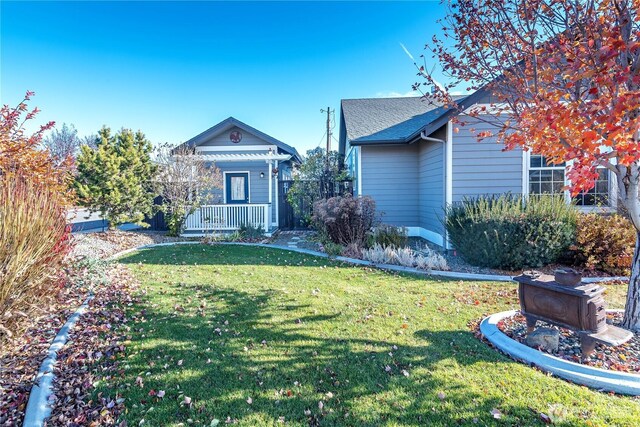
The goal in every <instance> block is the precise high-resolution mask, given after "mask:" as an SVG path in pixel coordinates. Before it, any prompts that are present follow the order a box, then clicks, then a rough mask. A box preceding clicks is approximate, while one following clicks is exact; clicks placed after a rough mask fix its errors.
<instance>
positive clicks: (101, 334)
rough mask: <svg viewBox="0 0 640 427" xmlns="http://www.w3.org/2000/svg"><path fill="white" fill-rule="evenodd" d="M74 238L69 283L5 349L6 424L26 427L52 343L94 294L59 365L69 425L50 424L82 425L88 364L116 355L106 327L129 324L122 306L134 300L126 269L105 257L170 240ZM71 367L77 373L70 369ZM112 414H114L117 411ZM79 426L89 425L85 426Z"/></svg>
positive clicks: (1, 349) (1, 365) (1, 385)
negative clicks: (27, 412)
mask: <svg viewBox="0 0 640 427" xmlns="http://www.w3.org/2000/svg"><path fill="white" fill-rule="evenodd" d="M72 239H73V241H74V243H75V246H74V248H73V249H72V251H71V253H70V254H69V255H68V257H69V260H70V266H69V267H68V268H67V270H66V279H65V281H64V282H63V283H62V284H61V285H60V286H59V287H56V288H55V289H54V291H55V292H54V293H55V297H53V298H51V299H50V300H47V301H44V300H43V301H39V303H40V304H41V306H40V307H39V311H38V313H37V316H35V317H32V318H25V319H23V321H22V326H23V328H25V330H24V332H23V333H21V334H20V336H16V337H14V338H13V339H11V340H7V341H4V342H2V344H1V345H0V425H21V423H22V419H23V418H24V414H25V409H26V405H27V402H28V399H29V394H30V392H31V387H32V386H33V382H34V379H35V377H36V374H37V372H38V369H39V367H40V365H41V363H42V361H43V360H44V359H45V357H46V355H47V352H48V350H49V346H50V345H51V342H52V341H53V339H54V338H55V336H56V334H57V333H58V331H59V330H60V328H61V327H62V326H63V325H64V324H65V322H66V321H67V319H68V318H69V316H71V314H73V312H74V311H75V310H76V309H77V308H78V307H79V306H80V305H81V304H82V302H83V301H85V300H86V298H87V297H88V295H89V294H90V293H94V294H95V298H94V300H93V301H91V303H90V304H89V309H88V312H87V313H86V314H85V315H84V316H82V317H81V320H80V321H79V325H81V326H80V327H78V326H77V327H76V328H75V329H74V330H73V332H72V341H71V342H70V343H69V344H68V346H65V347H64V348H63V350H62V351H61V352H60V354H59V361H58V364H57V365H56V369H57V370H59V371H56V375H57V376H59V381H58V382H56V387H61V388H59V389H57V391H56V394H57V396H58V400H59V401H61V402H62V403H61V404H60V405H58V406H57V407H56V410H54V414H56V415H59V414H58V412H60V413H64V414H65V415H64V416H63V417H62V418H60V420H64V421H59V422H57V421H56V420H54V419H52V420H51V421H50V422H49V424H48V425H65V426H66V425H73V424H74V423H77V422H79V421H80V420H82V418H83V417H84V414H83V411H84V406H85V405H84V404H82V403H81V402H82V401H83V399H82V397H86V393H87V388H89V389H90V388H91V384H92V381H87V379H88V377H87V375H91V374H90V372H89V371H88V370H87V369H86V366H84V365H86V364H88V363H89V362H92V361H94V359H95V352H102V353H103V354H108V353H109V352H110V351H112V350H108V349H107V348H109V347H110V344H109V342H110V339H109V334H108V333H107V332H108V330H109V329H110V328H111V326H109V327H106V324H109V325H115V324H116V323H118V322H122V321H124V318H123V317H121V318H117V317H115V316H116V315H117V313H118V309H117V306H121V305H123V304H124V303H125V301H126V299H127V298H129V295H130V292H129V286H130V284H131V281H130V280H128V279H127V276H126V272H124V271H123V268H122V267H116V266H113V265H109V264H108V263H106V262H103V261H101V260H100V259H99V258H103V257H108V256H110V255H113V254H115V253H117V252H119V251H122V250H125V249H131V248H134V247H137V246H139V245H144V244H150V243H155V242H161V241H167V240H168V239H166V238H165V237H164V236H161V235H159V234H156V233H138V232H135V233H133V232H122V231H108V232H105V233H95V234H76V235H73V236H72ZM106 307H108V309H107V308H106ZM105 319H107V320H105ZM105 322H106V323H105ZM69 352H71V353H69ZM92 352H93V355H92ZM67 355H72V356H71V357H69V356H67ZM69 364H70V365H69ZM70 366H75V367H76V368H77V369H70ZM62 384H66V385H65V386H62ZM69 384H76V386H77V387H73V388H72V389H71V394H69V393H68V391H69V390H68V389H69V387H68V385H69ZM78 387H79V388H78ZM76 388H78V390H82V392H79V391H76ZM61 396H64V397H62V398H61ZM70 396H72V397H73V399H72V400H70V399H69V397H70ZM91 407H93V406H91ZM81 408H82V410H80V409H81ZM109 409H110V411H109V412H111V410H112V409H113V410H115V409H117V408H109ZM84 412H86V411H84ZM99 412H100V411H99ZM70 414H75V415H73V416H71V415H70ZM76 417H80V418H78V421H74V419H75V418H76ZM79 424H80V425H84V424H83V422H79ZM107 424H109V423H107ZM99 425H104V424H99Z"/></svg>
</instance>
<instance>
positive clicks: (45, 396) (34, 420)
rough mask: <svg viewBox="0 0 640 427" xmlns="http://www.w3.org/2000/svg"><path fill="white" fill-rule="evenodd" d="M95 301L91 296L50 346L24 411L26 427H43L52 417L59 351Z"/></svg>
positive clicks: (61, 329) (68, 320)
mask: <svg viewBox="0 0 640 427" xmlns="http://www.w3.org/2000/svg"><path fill="white" fill-rule="evenodd" d="M92 299H93V295H89V297H87V299H86V300H85V301H84V303H82V305H81V306H80V307H78V309H77V310H76V311H75V312H74V313H73V314H72V315H71V316H70V317H69V319H67V322H66V323H65V324H64V326H62V328H60V330H59V331H58V334H57V335H56V337H55V338H54V339H53V342H52V343H51V345H50V346H49V350H48V352H47V357H46V358H45V359H44V361H43V362H42V364H41V365H40V369H38V374H37V375H36V379H35V380H34V383H33V386H32V387H31V392H30V393H29V401H28V402H27V407H26V409H25V411H24V421H23V423H22V425H24V426H41V425H43V424H44V421H45V420H46V419H47V418H48V417H49V415H51V407H50V406H49V404H48V402H49V396H51V394H52V392H51V386H52V385H53V378H54V375H53V368H54V365H55V363H56V360H57V359H58V351H60V350H61V349H62V347H64V345H65V344H66V343H67V340H68V339H69V332H70V331H71V328H73V327H74V326H75V324H76V322H77V321H78V319H79V318H80V316H82V315H83V314H84V312H85V311H87V308H88V306H89V302H90V301H91V300H92Z"/></svg>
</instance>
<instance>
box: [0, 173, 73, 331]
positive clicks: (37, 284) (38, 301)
mask: <svg viewBox="0 0 640 427" xmlns="http://www.w3.org/2000/svg"><path fill="white" fill-rule="evenodd" d="M59 200H60V197H59V195H58V194H57V193H56V192H55V191H53V190H51V189H49V188H48V187H44V186H43V185H42V184H36V183H33V182H32V181H30V180H27V179H24V178H18V177H16V178H14V179H11V180H9V179H1V180H0V241H1V242H2V245H0V266H1V268H0V341H1V340H3V339H6V338H11V337H12V336H13V335H14V334H15V333H16V332H18V331H19V330H20V320H21V319H23V318H27V317H29V316H31V315H33V314H34V313H35V312H36V311H37V310H38V308H40V307H42V306H44V305H45V304H46V303H47V299H48V298H49V297H51V296H53V295H55V292H52V287H55V286H57V284H58V282H60V280H61V269H62V265H63V262H64V258H65V256H66V255H67V253H68V251H69V249H70V229H69V227H68V226H67V224H66V212H65V210H64V208H63V207H62V206H61V205H60V204H59Z"/></svg>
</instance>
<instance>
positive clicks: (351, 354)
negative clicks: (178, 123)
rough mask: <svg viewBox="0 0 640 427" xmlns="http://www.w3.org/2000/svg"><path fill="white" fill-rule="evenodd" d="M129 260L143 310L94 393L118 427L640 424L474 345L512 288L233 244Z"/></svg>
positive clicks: (628, 402)
mask: <svg viewBox="0 0 640 427" xmlns="http://www.w3.org/2000/svg"><path fill="white" fill-rule="evenodd" d="M121 262H122V263H124V264H126V265H127V266H128V267H129V268H130V269H131V271H132V272H133V274H134V275H135V276H136V277H137V278H138V279H139V280H140V281H141V287H140V292H139V295H140V299H139V301H138V302H137V303H136V304H134V305H133V306H131V307H130V308H129V309H128V310H127V316H128V317H129V318H130V321H129V322H128V323H127V325H126V329H125V330H126V331H127V332H126V334H127V335H128V336H130V343H129V344H128V345H127V347H126V349H125V354H126V359H124V360H123V361H122V362H121V363H120V367H121V369H120V370H118V371H117V375H111V374H109V375H106V376H105V378H104V379H102V380H101V381H99V382H98V384H97V387H98V390H97V392H98V393H102V394H101V396H109V397H110V398H114V397H116V396H117V398H118V399H124V400H123V401H122V403H123V404H124V411H123V412H122V413H121V415H120V418H118V420H120V421H122V420H126V421H127V423H128V425H139V424H144V425H170V426H178V425H207V426H208V425H217V424H224V423H234V424H237V425H247V426H257V425H258V426H259V425H276V424H281V423H283V424H285V425H294V426H308V425H354V426H358V425H434V426H445V425H459V424H463V425H476V424H477V425H493V424H495V423H498V422H501V423H504V424H505V425H527V426H529V425H544V424H546V423H547V422H548V420H549V419H551V418H552V419H553V420H554V422H556V423H557V424H566V425H593V426H598V425H602V426H604V425H618V426H632V425H635V424H636V421H637V419H639V418H640V405H638V402H637V400H635V399H632V398H626V397H619V396H612V395H607V394H604V393H598V392H597V391H594V390H589V389H587V388H584V387H579V386H576V385H573V384H570V383H567V382H564V381H562V380H558V379H556V378H553V377H550V376H548V375H546V374H544V373H541V372H539V371H536V370H534V369H531V368H530V367H528V366H525V365H522V364H519V363H515V362H513V361H512V360H510V359H509V358H506V357H504V356H502V355H501V354H499V353H498V352H496V351H495V350H493V349H492V348H490V347H487V346H484V345H482V344H481V343H479V342H478V341H477V340H476V339H475V338H474V336H473V333H472V332H471V331H469V330H468V328H467V324H468V323H469V322H471V321H472V320H473V319H477V318H480V317H482V316H483V315H484V314H485V313H490V312H498V311H502V310H505V309H509V308H514V307H515V306H516V305H517V296H516V292H515V289H516V287H515V284H511V283H502V284H497V283H481V282H462V281H445V280H425V279H424V278H420V277H418V276H412V275H398V274H389V273H386V272H382V271H379V270H376V269H371V268H361V267H354V266H350V265H345V264H340V263H336V262H332V261H331V260H327V259H323V258H317V257H313V256H306V255H302V254H295V253H290V252H286V251H281V250H276V249H271V248H264V247H247V246H233V245H206V246H201V245H189V246H175V247H162V248H154V249H149V250H144V251H141V252H138V253H134V254H130V255H127V256H125V257H123V258H122V259H121ZM610 292H611V295H610V298H608V299H609V300H610V301H611V302H612V305H615V304H618V303H619V301H621V300H623V298H624V290H623V289H622V287H614V288H613V289H611V291H610ZM618 306H619V305H618ZM116 402H117V400H116ZM587 402H588V403H587ZM498 420H500V421H498Z"/></svg>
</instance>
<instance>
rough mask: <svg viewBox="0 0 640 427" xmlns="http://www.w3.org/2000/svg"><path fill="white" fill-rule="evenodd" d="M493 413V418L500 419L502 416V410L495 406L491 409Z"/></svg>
mask: <svg viewBox="0 0 640 427" xmlns="http://www.w3.org/2000/svg"><path fill="white" fill-rule="evenodd" d="M491 415H493V418H495V419H496V420H499V419H500V418H502V412H500V411H499V410H497V409H496V408H493V409H492V410H491Z"/></svg>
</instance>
